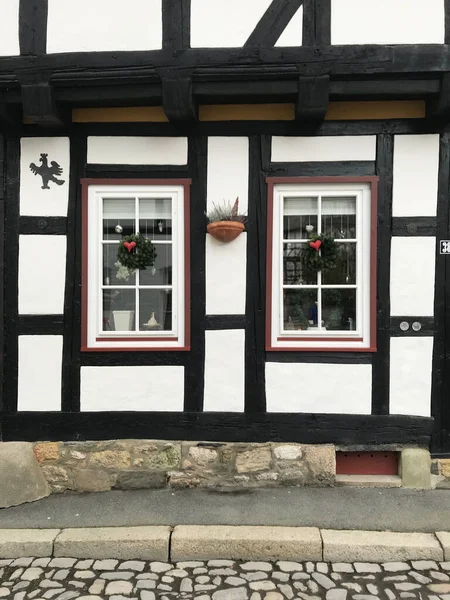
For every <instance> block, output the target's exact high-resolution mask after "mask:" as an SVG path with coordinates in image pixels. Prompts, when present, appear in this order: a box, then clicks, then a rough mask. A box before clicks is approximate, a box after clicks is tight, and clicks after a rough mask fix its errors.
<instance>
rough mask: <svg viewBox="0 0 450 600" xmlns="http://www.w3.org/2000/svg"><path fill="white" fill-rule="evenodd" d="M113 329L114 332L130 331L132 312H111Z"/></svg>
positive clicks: (131, 327) (131, 328) (132, 318)
mask: <svg viewBox="0 0 450 600" xmlns="http://www.w3.org/2000/svg"><path fill="white" fill-rule="evenodd" d="M113 316H114V329H115V330H116V331H132V330H133V320H134V310H113Z"/></svg>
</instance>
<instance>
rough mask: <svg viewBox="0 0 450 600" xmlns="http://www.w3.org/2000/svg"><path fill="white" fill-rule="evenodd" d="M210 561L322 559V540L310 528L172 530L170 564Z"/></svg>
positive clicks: (191, 527)
mask: <svg viewBox="0 0 450 600" xmlns="http://www.w3.org/2000/svg"><path fill="white" fill-rule="evenodd" d="M210 559H234V560H239V559H242V560H257V559H264V560H284V559H286V560H289V559H294V560H296V561H302V560H322V540H321V538H320V533H319V530H318V529H316V528H314V527H254V526H238V527H231V526H204V525H180V526H178V527H175V529H174V532H173V534H172V543H171V560H172V561H181V560H210Z"/></svg>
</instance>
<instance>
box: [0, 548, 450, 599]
mask: <svg viewBox="0 0 450 600" xmlns="http://www.w3.org/2000/svg"><path fill="white" fill-rule="evenodd" d="M86 551H87V552H88V549H86ZM449 573H450V563H448V562H447V563H436V562H434V561H412V562H396V563H384V564H382V565H377V564H370V563H353V564H352V563H334V564H331V565H330V564H328V563H323V562H317V563H313V562H306V563H298V562H292V561H289V562H288V561H278V562H276V563H271V562H266V561H254V562H235V561H230V560H211V561H208V562H205V561H185V562H179V563H174V564H170V563H165V562H155V561H153V562H147V561H139V560H133V561H118V560H110V559H109V560H95V561H94V560H90V559H81V560H78V559H73V558H53V559H50V558H38V559H33V558H21V559H17V560H14V561H12V560H2V561H0V598H5V600H40V599H44V600H75V599H76V598H79V599H80V600H81V599H83V600H100V599H103V598H105V599H108V600H171V599H173V598H179V599H182V600H191V599H194V598H195V599H197V600H292V599H293V598H300V599H302V600H303V599H309V600H321V599H324V600H381V599H382V600H396V599H398V598H400V599H403V598H413V599H417V600H425V599H430V600H448V599H449V598H450V576H449Z"/></svg>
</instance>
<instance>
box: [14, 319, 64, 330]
mask: <svg viewBox="0 0 450 600" xmlns="http://www.w3.org/2000/svg"><path fill="white" fill-rule="evenodd" d="M18 333H19V335H63V333H64V315H19V323H18Z"/></svg>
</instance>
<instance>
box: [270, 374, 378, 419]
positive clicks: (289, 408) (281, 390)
mask: <svg viewBox="0 0 450 600" xmlns="http://www.w3.org/2000/svg"><path fill="white" fill-rule="evenodd" d="M266 397H267V411H268V412H292V413H299V412H304V413H336V414H363V415H368V414H370V413H371V410H372V408H371V407H372V365H334V364H330V365H328V364H314V363H313V364H308V363H271V362H267V363H266Z"/></svg>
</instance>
